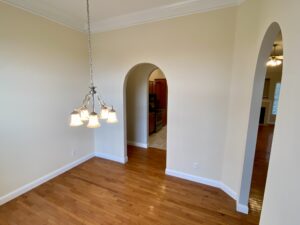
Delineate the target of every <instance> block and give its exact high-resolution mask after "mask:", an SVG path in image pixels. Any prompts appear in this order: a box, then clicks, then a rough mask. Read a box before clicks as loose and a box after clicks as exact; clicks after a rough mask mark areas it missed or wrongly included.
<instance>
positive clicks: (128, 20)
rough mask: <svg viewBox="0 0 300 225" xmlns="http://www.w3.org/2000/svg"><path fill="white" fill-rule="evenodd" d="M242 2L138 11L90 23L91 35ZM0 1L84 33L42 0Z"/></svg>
mask: <svg viewBox="0 0 300 225" xmlns="http://www.w3.org/2000/svg"><path fill="white" fill-rule="evenodd" d="M244 1H245V0H183V1H181V2H179V3H175V4H170V5H165V6H161V7H156V8H152V9H147V10H142V11H138V12H135V13H131V14H125V15H120V16H117V17H111V18H108V19H105V20H100V21H95V22H92V24H91V26H92V32H105V31H111V30H117V29H122V28H127V27H131V26H136V25H140V24H145V23H151V22H156V21H161V20H165V19H171V18H175V17H180V16H186V15H190V14H195V13H201V12H208V11H212V10H217V9H221V8H227V7H233V6H237V5H239V4H241V3H243V2H244ZM0 2H3V3H6V4H9V5H11V6H14V7H17V8H20V9H22V10H25V11H28V12H30V13H32V14H35V15H38V16H41V17H44V18H46V19H48V20H51V21H53V22H56V23H59V24H61V25H64V26H67V27H69V28H71V29H74V30H77V31H81V32H84V31H85V30H86V29H85V28H86V23H85V21H83V20H82V19H80V18H78V17H76V15H70V14H68V13H66V12H65V11H64V10H62V9H60V8H56V7H54V6H53V5H50V4H49V3H47V2H45V1H43V0H0Z"/></svg>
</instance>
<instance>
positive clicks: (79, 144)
mask: <svg viewBox="0 0 300 225" xmlns="http://www.w3.org/2000/svg"><path fill="white" fill-rule="evenodd" d="M299 8H300V2H299V1H297V0H286V1H282V0H246V2H245V3H243V4H242V5H241V6H240V7H238V8H228V9H222V10H217V11H214V12H209V13H202V14H196V15H192V16H186V17H181V18H176V19H171V20H166V21H161V22H156V23H151V24H145V25H141V26H136V27H131V28H127V29H122V30H118V31H112V32H107V33H99V34H95V35H94V36H93V39H94V41H95V42H94V43H95V46H94V47H95V58H96V73H97V77H96V83H97V84H99V85H98V86H99V88H100V89H101V90H102V95H103V97H104V99H106V100H107V102H112V103H113V104H114V105H115V108H116V109H117V111H118V113H119V120H120V121H123V122H120V123H118V124H116V125H110V126H108V125H106V124H103V125H102V129H98V130H96V132H95V147H96V151H97V152H98V153H106V154H109V155H111V156H116V157H125V154H126V151H125V150H126V149H125V144H126V124H125V120H124V118H125V116H126V113H125V112H126V111H125V107H124V105H125V100H126V98H124V96H125V94H126V91H125V90H126V88H125V87H126V86H124V83H125V78H126V74H127V73H128V71H129V70H130V69H131V68H132V67H133V66H135V65H136V64H138V63H144V62H150V63H153V64H155V65H156V66H158V67H160V68H161V69H162V70H163V71H164V73H165V74H166V76H167V79H168V90H169V100H168V103H169V111H168V113H169V114H168V119H169V124H168V153H167V154H168V156H167V167H168V168H169V169H172V170H175V171H179V172H183V173H186V174H190V175H194V176H199V177H205V178H209V179H215V180H221V181H222V182H223V183H224V184H226V185H228V186H229V187H230V188H231V189H232V190H233V192H236V193H237V194H239V192H240V187H241V180H242V171H243V165H244V162H245V161H244V160H245V157H244V156H245V149H246V139H247V130H248V125H249V124H248V121H249V115H250V103H251V96H252V87H253V82H254V74H255V70H256V63H257V57H258V53H259V49H260V46H261V43H262V40H263V37H264V34H265V32H266V30H267V29H268V27H269V25H270V24H271V23H272V22H274V21H277V22H278V23H279V24H280V26H281V28H282V32H283V45H284V54H285V62H284V68H283V80H282V84H283V86H282V90H281V97H280V103H279V115H278V117H277V123H276V125H277V126H276V129H275V134H274V143H273V147H272V154H271V162H270V167H269V175H268V182H267V187H266V194H265V201H264V207H263V213H262V221H261V224H262V225H270V224H272V225H282V224H288V225H298V224H299V223H300V221H299V217H298V215H297V214H298V208H299V207H298V206H299V202H300V199H299V193H298V191H299V189H300V182H299V179H297V178H298V177H299V174H298V173H299V172H298V171H299V170H300V168H299V163H298V161H299V160H298V159H299V158H300V151H299V150H298V149H299V143H298V141H297V140H298V138H299V137H298V136H299V135H298V133H299V132H298V128H299V127H300V124H299V123H300V122H299V120H298V117H299V114H300V107H299V104H296V103H297V102H298V100H299V97H300V92H299V87H298V86H299V85H298V84H299V83H300V77H299V76H298V71H299V68H298V64H299V63H298V62H299V57H298V56H299V49H300V43H299V39H300V27H299V26H297V21H298V20H299V19H300V18H299V17H300V16H299ZM0 10H1V11H0V47H1V51H0V72H1V73H0V74H1V83H0V92H1V95H0V100H1V103H3V104H1V105H2V106H5V108H4V109H3V110H1V116H0V120H1V121H0V122H1V125H2V128H1V135H0V138H1V158H0V177H1V185H0V196H1V195H4V194H7V193H8V192H10V191H12V190H14V189H16V188H17V187H20V186H21V185H23V184H26V183H28V182H30V181H32V180H34V179H36V178H39V177H40V176H43V175H44V174H46V173H48V172H50V171H53V170H54V169H56V168H59V167H60V166H62V165H65V164H66V163H69V162H72V161H73V160H75V158H78V157H79V156H82V155H85V154H88V153H89V152H90V149H91V148H92V147H93V146H92V145H91V144H90V141H91V138H90V133H89V132H88V131H86V130H84V129H81V128H79V129H70V128H69V127H68V126H67V124H66V120H67V114H68V113H69V111H70V109H71V108H72V107H73V106H74V105H76V104H77V103H78V99H80V97H82V95H83V94H84V92H85V91H86V88H85V83H87V79H86V77H83V76H82V74H86V70H87V65H86V61H87V57H86V46H85V45H84V44H83V43H84V42H85V41H86V39H85V37H84V35H82V34H79V33H77V32H74V31H71V30H69V29H66V28H63V27H61V26H58V25H56V24H53V23H51V22H48V21H46V20H44V19H41V18H38V17H36V16H32V15H29V14H28V13H24V12H21V11H20V10H17V9H13V8H11V7H8V6H6V5H3V4H2V3H0ZM153 33H155V34H157V33H159V34H160V35H154V36H153V35H151V34H153ZM232 56H233V57H232ZM42 84H45V85H42ZM83 84H84V85H83ZM19 115H21V117H22V120H18V122H16V118H17V116H19ZM64 115H66V116H64ZM54 121H55V122H54ZM28 131H30V132H28ZM74 148H75V149H76V150H78V156H77V157H74V158H73V157H71V154H70V152H71V151H72V149H74ZM2 156H4V157H2ZM195 163H198V164H197V165H198V166H197V167H194V166H193V165H195ZM20 171H22V172H20Z"/></svg>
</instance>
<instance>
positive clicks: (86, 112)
mask: <svg viewBox="0 0 300 225" xmlns="http://www.w3.org/2000/svg"><path fill="white" fill-rule="evenodd" d="M80 118H81V121H88V120H89V110H88V109H87V107H83V108H82V109H81V110H80Z"/></svg>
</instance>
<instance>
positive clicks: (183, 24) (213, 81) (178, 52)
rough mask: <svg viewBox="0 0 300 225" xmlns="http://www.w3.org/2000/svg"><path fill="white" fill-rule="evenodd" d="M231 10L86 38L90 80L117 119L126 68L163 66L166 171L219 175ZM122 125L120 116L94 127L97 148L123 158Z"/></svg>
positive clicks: (232, 19)
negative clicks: (91, 60)
mask: <svg viewBox="0 0 300 225" xmlns="http://www.w3.org/2000/svg"><path fill="white" fill-rule="evenodd" d="M235 13H236V8H227V9H222V10H217V11H214V12H209V13H202V14H196V15H191V16H185V17H180V18H175V19H171V20H165V21H161V22H156V23H151V24H145V25H141V26H135V27H131V28H127V29H122V30H117V31H112V32H106V33H98V34H95V35H94V36H93V40H94V51H95V63H96V68H95V70H96V74H97V75H98V76H97V77H96V83H101V84H102V85H101V86H100V88H101V90H102V91H103V93H105V95H104V97H105V98H106V99H107V101H108V102H112V103H113V104H114V105H115V107H116V109H117V111H118V116H119V119H120V121H123V120H124V112H123V108H124V104H125V103H124V100H123V97H124V86H123V85H124V81H125V77H126V74H127V73H128V71H129V70H130V69H131V68H132V67H133V66H135V65H136V64H138V63H145V62H148V63H152V64H154V65H156V66H157V67H159V68H160V69H161V70H162V71H163V72H164V74H165V76H166V78H167V80H168V137H167V142H168V152H167V154H168V155H167V167H168V168H169V169H172V170H175V171H181V172H184V173H188V174H191V175H196V176H200V177H205V178H210V179H216V180H219V179H221V170H222V160H223V152H224V144H225V134H226V126H227V110H228V99H229V85H230V77H231V72H232V71H231V69H232V68H231V67H232V55H233V44H234V30H235V16H236V15H235ZM153 34H159V35H153ZM100 81H101V82H100ZM104 84H105V85H104ZM124 129H125V126H124V124H123V123H122V122H120V123H119V124H117V125H115V126H106V125H104V126H103V127H102V129H98V130H97V131H96V134H95V144H96V151H97V152H99V153H101V154H110V155H112V156H114V157H124V155H125V152H126V149H125V145H124V139H125V138H126V137H125V130H124ZM195 165H197V166H195Z"/></svg>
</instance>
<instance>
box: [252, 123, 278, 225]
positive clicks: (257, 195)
mask: <svg viewBox="0 0 300 225" xmlns="http://www.w3.org/2000/svg"><path fill="white" fill-rule="evenodd" d="M273 133H274V126H273V125H268V126H259V129H258V135H257V144H256V151H255V159H254V166H253V175H252V183H251V191H250V198H249V209H250V211H251V213H252V214H253V215H254V217H255V218H257V223H258V221H259V219H260V214H261V209H262V204H263V198H264V192H265V186H266V180H267V174H268V167H269V160H270V154H271V147H272V140H273Z"/></svg>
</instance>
